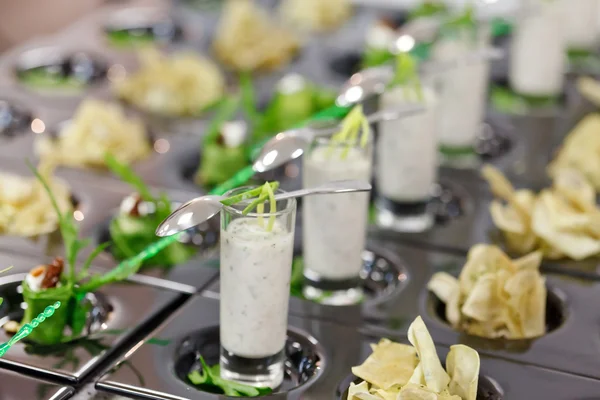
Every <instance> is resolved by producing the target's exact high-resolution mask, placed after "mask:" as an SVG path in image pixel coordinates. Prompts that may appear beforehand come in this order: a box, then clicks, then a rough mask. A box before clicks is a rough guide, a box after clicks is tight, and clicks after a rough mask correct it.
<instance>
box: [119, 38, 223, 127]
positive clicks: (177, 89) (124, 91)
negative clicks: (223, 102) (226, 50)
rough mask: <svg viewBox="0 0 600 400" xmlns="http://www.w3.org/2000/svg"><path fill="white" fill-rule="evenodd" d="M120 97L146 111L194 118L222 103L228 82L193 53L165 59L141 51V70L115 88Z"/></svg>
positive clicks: (154, 52)
mask: <svg viewBox="0 0 600 400" xmlns="http://www.w3.org/2000/svg"><path fill="white" fill-rule="evenodd" d="M114 89H115V92H116V94H117V96H119V97H120V98H121V99H123V100H125V101H126V102H127V103H130V104H132V105H134V106H136V107H138V108H139V109H141V110H143V111H147V112H150V113H154V114H159V115H164V116H168V117H194V116H198V115H200V114H202V112H203V111H205V110H206V109H207V108H208V107H210V106H212V105H214V104H215V103H216V102H217V101H219V100H220V99H221V97H222V96H223V93H224V91H225V78H224V76H223V74H222V73H221V71H219V68H218V67H217V66H216V65H215V64H214V63H213V62H212V61H210V60H209V59H207V58H205V57H202V56H199V55H197V54H195V53H191V52H179V53H175V54H172V55H170V56H163V55H162V54H161V53H160V52H159V51H158V50H157V49H156V48H154V47H149V48H144V49H142V50H140V68H139V69H138V70H137V71H136V72H134V73H133V74H131V75H128V76H127V77H126V78H125V79H124V80H121V81H118V82H116V83H115V86H114Z"/></svg>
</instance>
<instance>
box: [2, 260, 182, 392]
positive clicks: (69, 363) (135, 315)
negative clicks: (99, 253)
mask: <svg viewBox="0 0 600 400" xmlns="http://www.w3.org/2000/svg"><path fill="white" fill-rule="evenodd" d="M10 259H11V261H12V263H11V264H8V265H14V266H15V267H14V268H13V269H12V270H11V271H10V273H6V274H4V275H3V276H2V277H0V292H1V293H2V297H4V299H5V301H4V304H2V306H1V307H0V313H1V314H2V317H3V318H2V319H1V320H2V325H4V324H5V323H6V322H8V321H9V320H11V319H14V320H17V322H18V321H19V319H20V317H21V316H22V312H23V310H22V308H21V307H22V302H23V300H22V295H21V294H20V293H19V287H20V282H21V280H22V279H23V278H24V276H25V274H26V273H27V271H29V270H30V269H31V268H33V267H35V266H36V265H38V264H40V263H43V262H44V260H32V259H25V258H17V257H10ZM46 261H47V260H46ZM93 272H98V271H97V270H96V271H93ZM132 279H134V280H130V281H127V282H123V283H118V284H111V285H108V286H105V287H103V288H101V289H100V290H98V291H97V292H95V293H93V294H91V295H89V296H90V297H89V301H90V303H91V306H92V307H91V308H90V312H89V313H88V320H87V322H86V326H87V327H88V328H86V330H84V332H85V333H86V334H82V336H81V337H79V338H76V339H73V340H70V341H65V342H64V343H60V344H56V345H38V344H35V343H33V342H31V341H28V340H27V339H25V340H23V341H21V342H19V343H17V344H15V345H14V346H13V347H12V348H11V350H10V351H9V352H8V353H7V354H6V355H5V356H4V357H2V358H0V367H2V368H5V369H10V370H14V371H17V372H21V373H25V374H28V375H33V376H39V377H46V378H51V379H53V380H55V381H60V382H70V383H79V382H81V381H82V380H84V379H85V378H86V377H87V376H88V375H89V374H90V373H92V372H93V371H94V370H95V369H96V368H98V367H99V366H100V365H101V364H102V363H104V362H106V360H107V359H110V358H112V357H114V356H116V355H118V354H119V352H121V351H124V350H127V348H128V347H127V345H128V344H129V342H130V341H131V340H132V339H133V338H135V337H137V335H140V333H142V332H144V331H146V330H148V329H151V328H152V327H153V326H155V325H156V324H158V323H160V322H161V321H162V319H164V318H165V317H166V316H167V315H168V313H169V312H172V311H173V310H175V309H176V308H177V307H178V306H179V305H180V304H182V302H183V301H184V300H185V297H186V296H185V295H184V294H182V293H179V292H175V291H170V290H167V289H160V288H156V287H152V286H147V285H144V284H142V283H138V282H135V278H132ZM8 339H9V336H8V335H7V334H6V333H5V332H4V330H0V341H1V342H5V341H7V340H8Z"/></svg>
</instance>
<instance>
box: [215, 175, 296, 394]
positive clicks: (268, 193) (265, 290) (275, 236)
mask: <svg viewBox="0 0 600 400" xmlns="http://www.w3.org/2000/svg"><path fill="white" fill-rule="evenodd" d="M278 187H279V183H278V182H267V183H265V184H264V185H263V186H261V187H258V188H252V189H250V190H248V189H249V188H247V187H246V188H239V189H234V190H232V191H229V192H227V193H226V194H225V196H226V197H227V198H226V199H224V200H221V202H222V203H223V205H224V206H225V207H223V209H222V210H221V256H220V259H221V267H220V285H221V290H220V299H221V300H220V302H221V303H220V304H221V311H220V338H221V357H220V364H221V369H220V374H221V377H222V378H224V379H230V380H235V381H238V382H241V383H246V384H251V385H253V386H262V387H270V388H273V389H274V388H277V387H279V385H280V384H281V383H282V381H283V377H284V368H283V363H284V358H285V343H286V336H287V322H288V300H289V297H290V278H291V272H292V256H293V252H294V229H295V226H296V201H295V200H294V199H287V200H280V201H277V200H275V192H276V191H277V189H278ZM265 202H268V206H269V209H268V212H267V211H266V204H265ZM255 208H256V211H255V212H253V210H254V209H255Z"/></svg>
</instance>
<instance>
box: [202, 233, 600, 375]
mask: <svg viewBox="0 0 600 400" xmlns="http://www.w3.org/2000/svg"><path fill="white" fill-rule="evenodd" d="M367 248H368V249H372V251H373V252H374V253H375V254H379V255H382V256H383V257H386V258H387V259H388V260H392V265H398V266H400V269H399V270H398V274H399V275H398V276H399V277H400V278H401V282H400V283H399V284H398V285H397V287H395V288H393V289H391V290H390V292H382V293H380V296H375V297H373V298H369V297H367V299H366V300H365V301H364V302H363V303H362V304H360V305H356V306H329V305H321V304H316V303H314V302H310V301H306V300H303V299H300V298H297V297H291V298H290V314H291V315H296V316H299V317H302V318H311V319H318V320H324V321H331V322H335V323H338V324H343V325H346V326H352V327H354V329H356V328H361V327H362V328H365V327H367V329H368V330H372V331H375V332H378V333H379V332H385V333H388V332H389V333H393V334H402V335H404V334H406V332H407V330H408V327H409V325H410V323H411V322H412V321H413V320H414V318H415V317H417V316H418V315H421V316H422V317H423V318H424V320H425V322H426V323H427V325H428V326H429V328H430V331H431V333H432V336H433V337H434V339H435V340H436V341H437V342H439V343H442V344H446V345H451V344H453V343H459V342H460V343H464V344H467V345H469V346H472V347H474V348H475V349H477V350H478V351H480V352H481V353H486V354H490V355H493V356H498V357H502V358H505V359H510V360H514V361H517V362H522V363H528V364H533V365H538V366H541V367H545V368H550V369H555V370H560V371H564V372H570V373H575V374H578V375H586V376H590V377H594V378H599V379H600V373H598V372H597V371H598V370H599V369H598V366H597V365H596V364H597V363H598V361H597V360H598V359H599V357H598V354H596V353H595V352H593V351H590V349H594V348H598V346H597V343H596V337H594V336H593V335H592V336H590V335H589V332H592V331H594V330H595V329H596V328H595V324H596V322H595V321H596V320H597V319H598V318H597V315H596V314H597V312H596V311H595V309H594V308H593V307H592V308H590V307H589V304H594V302H595V301H596V297H598V296H600V284H599V283H598V282H593V281H590V280H586V279H580V278H576V277H571V276H566V275H562V274H555V273H547V275H546V276H547V286H548V288H549V300H548V306H547V307H548V308H547V309H548V312H547V320H548V329H549V331H550V330H551V331H550V332H549V333H548V334H547V335H545V336H543V337H541V338H538V339H532V340H519V341H507V340H497V341H494V340H484V339H481V338H477V337H473V336H469V335H463V334H460V333H459V332H455V331H453V329H452V328H451V327H450V326H449V325H448V324H447V323H446V322H444V321H443V319H442V318H443V315H444V314H443V312H440V310H443V309H444V308H443V307H442V306H441V305H440V304H439V302H436V301H435V298H434V297H431V296H430V293H429V291H428V290H427V282H428V281H429V279H430V278H431V276H432V275H433V274H434V273H435V272H439V271H445V272H448V273H450V274H453V275H455V276H458V274H459V273H460V270H461V269H462V267H463V265H464V264H465V258H464V257H463V256H460V255H456V254H451V253H444V252H439V251H432V250H423V249H418V248H414V247H409V246H406V245H400V244H398V243H395V242H394V241H385V240H373V241H371V243H369V245H368V246H367ZM217 263H218V260H215V261H211V264H217ZM190 279H193V278H192V277H191V276H190ZM190 283H191V281H190ZM204 295H205V296H207V297H211V298H219V283H218V281H215V282H214V283H212V284H211V285H210V286H209V287H208V288H207V290H206V291H205V292H204ZM583 344H585V345H583ZM571 360H572V361H571Z"/></svg>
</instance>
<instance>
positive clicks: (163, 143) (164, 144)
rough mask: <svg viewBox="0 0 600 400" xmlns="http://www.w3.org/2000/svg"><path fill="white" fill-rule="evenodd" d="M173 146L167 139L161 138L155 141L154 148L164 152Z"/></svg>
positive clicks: (158, 151)
mask: <svg viewBox="0 0 600 400" xmlns="http://www.w3.org/2000/svg"><path fill="white" fill-rule="evenodd" d="M170 148H171V144H170V143H169V141H168V140H167V139H164V138H161V139H157V140H156V141H155V142H154V150H155V151H156V152H157V153H159V154H164V153H166V152H167V151H169V149H170Z"/></svg>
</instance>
